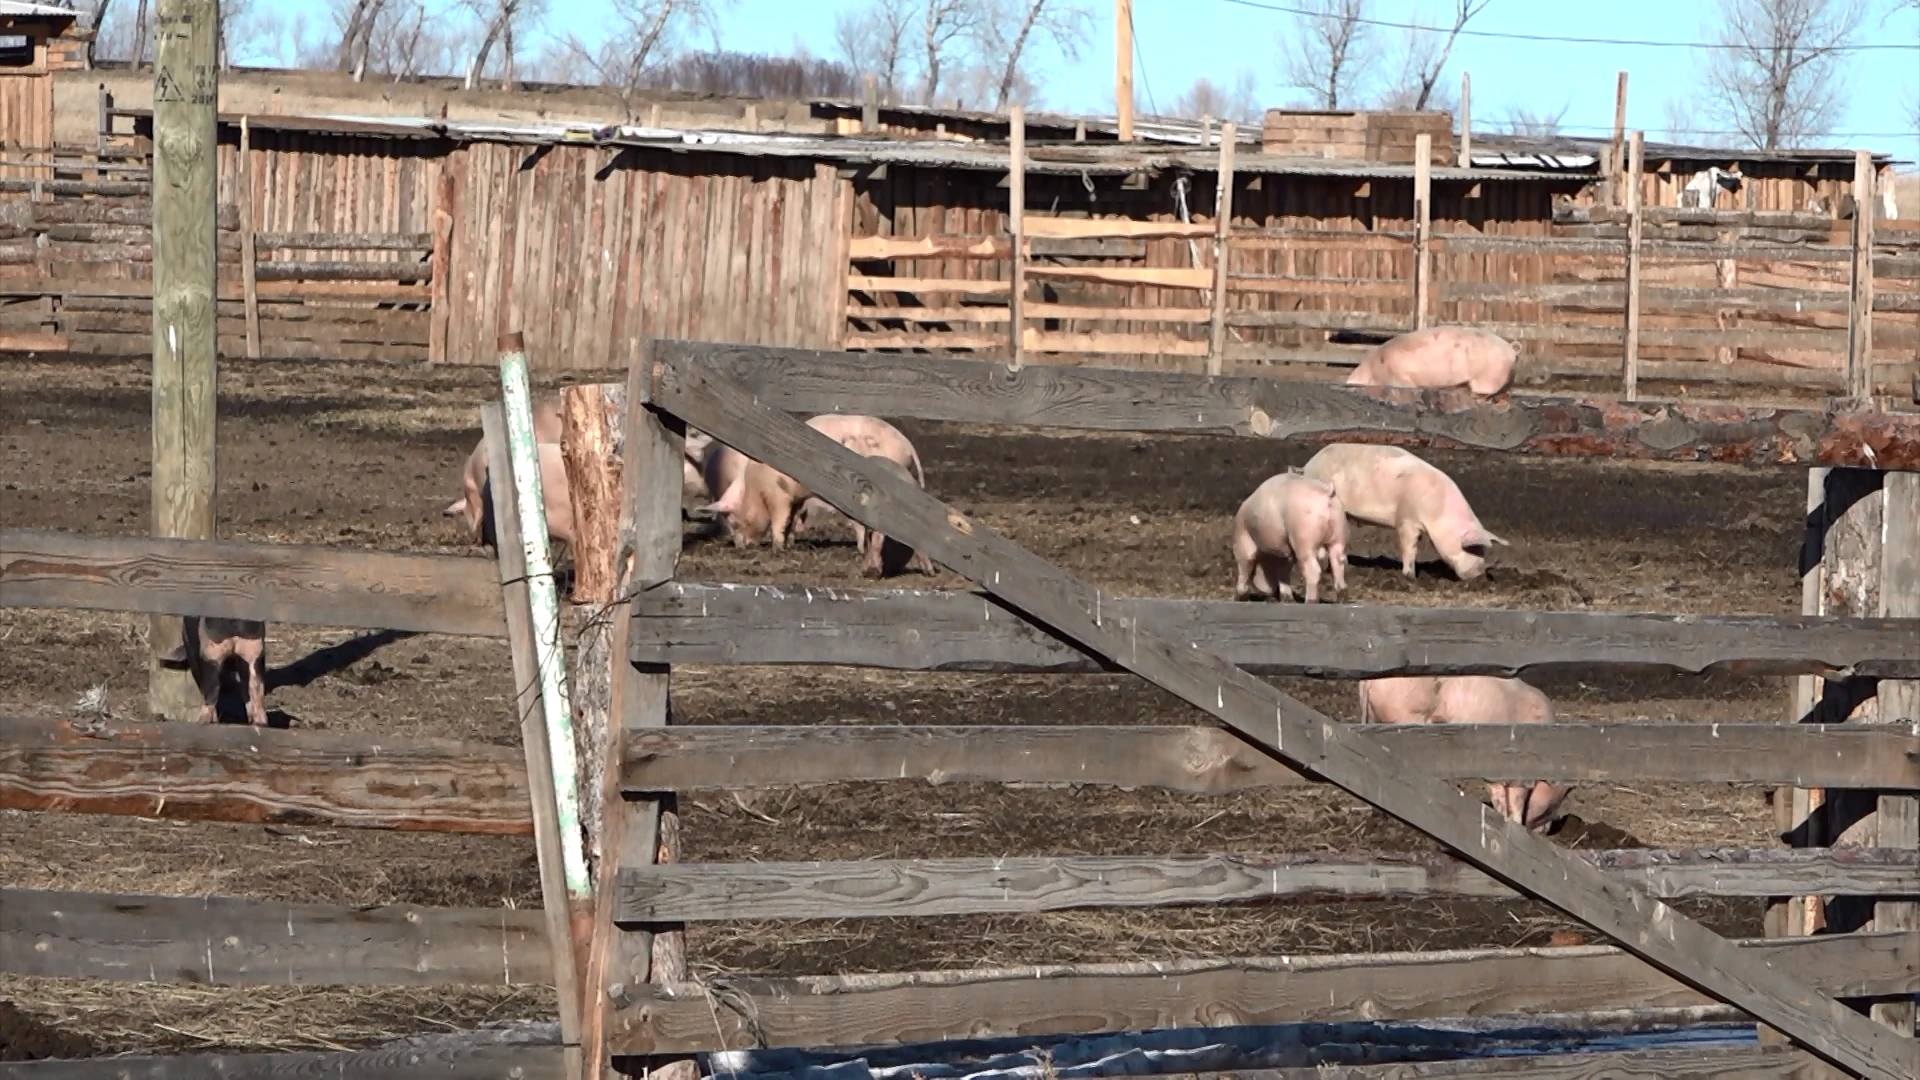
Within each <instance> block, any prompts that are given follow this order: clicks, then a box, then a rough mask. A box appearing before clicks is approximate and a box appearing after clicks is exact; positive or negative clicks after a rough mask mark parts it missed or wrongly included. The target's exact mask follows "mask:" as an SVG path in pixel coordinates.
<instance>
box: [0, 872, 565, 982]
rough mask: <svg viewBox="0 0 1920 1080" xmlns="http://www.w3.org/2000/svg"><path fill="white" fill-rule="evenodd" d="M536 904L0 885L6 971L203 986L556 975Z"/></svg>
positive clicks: (1, 961)
mask: <svg viewBox="0 0 1920 1080" xmlns="http://www.w3.org/2000/svg"><path fill="white" fill-rule="evenodd" d="M548 957H549V953H548V950H547V936H546V932H545V930H544V929H543V926H542V922H541V913H540V912H538V911H524V910H513V909H509V908H498V909H492V908H484V909H482V908H476V909H467V910H463V909H451V908H428V907H414V906H411V905H401V906H392V907H340V906H334V905H328V904H287V903H281V902H280V901H277V900H247V899H240V898H237V897H227V896H184V897H180V896H120V895H112V894H107V893H81V892H40V891H35V890H30V889H0V971H5V972H7V973H9V974H13V975H43V976H53V977H57V978H88V979H119V980H126V981H133V982H179V983H191V984H195V985H201V986H269V985H271V986H286V985H336V986H443V985H447V984H458V983H470V984H486V985H499V986H518V985H523V984H528V983H544V982H550V981H551V979H552V973H551V964H550V962H549V959H548Z"/></svg>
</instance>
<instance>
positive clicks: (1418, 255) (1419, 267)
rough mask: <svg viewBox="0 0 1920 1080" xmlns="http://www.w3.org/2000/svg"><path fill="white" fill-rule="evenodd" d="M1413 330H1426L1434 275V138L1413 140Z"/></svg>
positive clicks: (1420, 136) (1419, 137) (1419, 135)
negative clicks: (1429, 297)
mask: <svg viewBox="0 0 1920 1080" xmlns="http://www.w3.org/2000/svg"><path fill="white" fill-rule="evenodd" d="M1413 218H1414V231H1413V328H1414V329H1415V330H1424V329H1426V327H1427V295H1428V293H1429V292H1431V291H1432V288H1433V283H1432V280H1431V279H1432V275H1433V246H1432V245H1433V136H1431V135H1428V134H1426V133H1425V132H1422V133H1420V134H1418V135H1415V136H1414V137H1413Z"/></svg>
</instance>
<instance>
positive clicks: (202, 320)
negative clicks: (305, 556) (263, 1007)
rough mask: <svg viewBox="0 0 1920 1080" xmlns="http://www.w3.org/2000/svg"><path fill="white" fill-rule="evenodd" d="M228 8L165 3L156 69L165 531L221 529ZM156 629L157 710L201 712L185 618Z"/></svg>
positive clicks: (156, 318) (156, 275) (158, 397)
mask: <svg viewBox="0 0 1920 1080" xmlns="http://www.w3.org/2000/svg"><path fill="white" fill-rule="evenodd" d="M217 12H218V8H217V5H216V2H215V0H160V4H159V18H158V19H157V21H156V36H157V37H158V38H159V43H158V47H157V50H156V53H155V59H154V76H153V131H154V139H153V532H154V535H156V536H173V537H182V538H185V539H194V540H210V539H212V538H213V533H214V512H213V493H214V393H215V389H214V388H215V383H216V379H215V371H216V360H215V348H216V340H215V336H214V335H215V329H216V328H215V322H214V314H215V312H214V299H215V292H214V288H215V283H214V272H215V258H216V254H215V253H216V251H217V246H216V242H215V240H216V235H217V234H216V231H215V230H216V221H217V220H218V219H217V216H216V207H215V200H216V198H217V195H216V190H217V185H216V182H215V180H216V177H215V169H216V167H217V158H216V157H215V153H216V150H217V147H218V143H217V142H216V141H215V139H216V131H215V127H214V104H215V102H216V101H217V99H218V95H219V83H218V79H219V74H218V72H217V71H216V69H215V64H214V61H215V56H214V52H215V43H216V41H217V40H218V38H219V29H220V28H219V26H218V24H217V22H216V19H217ZM150 625H151V627H152V633H151V635H150V637H149V640H150V644H151V645H152V648H153V657H154V659H153V663H152V665H151V668H150V673H149V676H148V682H147V704H148V707H149V708H150V709H152V711H154V712H156V713H159V714H161V715H163V716H166V717H168V718H169V719H173V720H186V719H189V718H191V717H193V716H195V715H197V714H198V712H199V709H200V704H201V701H200V692H199V690H198V689H197V688H196V687H195V685H194V682H193V678H192V676H191V675H189V674H188V673H187V672H186V671H184V670H175V669H171V668H164V667H161V666H160V663H159V657H160V656H161V655H162V654H164V653H169V652H172V651H173V650H174V648H175V647H176V646H177V645H178V644H179V643H180V641H181V632H182V627H181V621H180V620H179V619H177V618H173V617H171V616H155V617H154V618H153V619H152V621H151V623H150Z"/></svg>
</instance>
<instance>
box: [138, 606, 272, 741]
mask: <svg viewBox="0 0 1920 1080" xmlns="http://www.w3.org/2000/svg"><path fill="white" fill-rule="evenodd" d="M181 622H182V627H181V635H180V639H181V642H180V644H179V645H178V646H177V647H175V648H174V650H173V651H172V652H170V653H165V654H162V655H161V657H160V660H161V662H162V663H165V664H169V665H182V664H184V665H185V666H186V669H187V670H188V671H189V672H191V673H192V675H193V681H194V682H195V683H196V684H198V686H199V687H200V700H201V702H202V704H201V706H200V722H201V723H203V724H211V723H213V722H214V720H215V719H216V717H215V708H214V707H215V706H216V705H218V704H219V701H220V682H221V677H222V676H223V675H224V674H225V673H226V672H227V670H228V668H229V667H230V666H231V665H232V663H233V662H234V661H236V660H237V661H239V662H240V664H241V667H242V669H243V671H244V679H245V683H246V690H247V723H249V724H252V725H254V726H255V727H265V726H266V723H267V624H266V623H263V622H256V621H254V620H252V619H212V618H208V619H202V618H198V617H194V616H189V617H187V618H185V619H183V620H181Z"/></svg>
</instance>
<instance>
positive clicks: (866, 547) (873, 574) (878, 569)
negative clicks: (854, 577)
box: [860, 533, 887, 578]
mask: <svg viewBox="0 0 1920 1080" xmlns="http://www.w3.org/2000/svg"><path fill="white" fill-rule="evenodd" d="M869 540H871V541H872V543H868V541H869ZM886 546H887V544H886V539H885V538H884V537H882V536H881V535H880V534H879V533H868V534H867V535H866V536H863V537H861V538H860V548H861V554H862V555H863V556H864V558H863V559H861V563H860V573H861V575H862V576H865V577H870V578H877V577H885V576H886V573H887V567H886V564H885V563H884V562H883V561H882V560H881V554H882V553H883V552H884V551H885V550H886Z"/></svg>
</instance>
